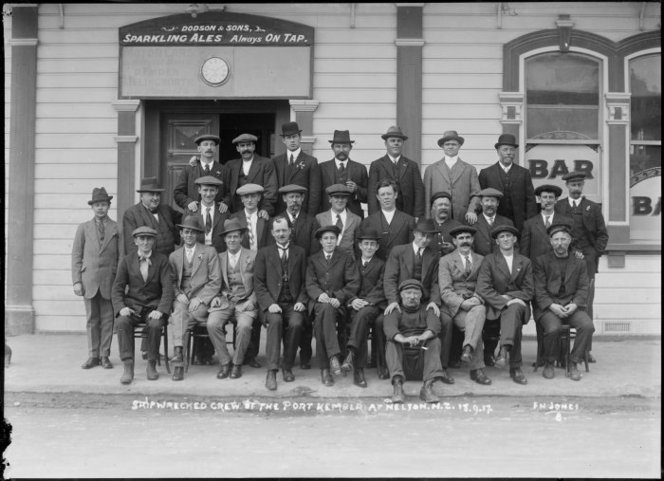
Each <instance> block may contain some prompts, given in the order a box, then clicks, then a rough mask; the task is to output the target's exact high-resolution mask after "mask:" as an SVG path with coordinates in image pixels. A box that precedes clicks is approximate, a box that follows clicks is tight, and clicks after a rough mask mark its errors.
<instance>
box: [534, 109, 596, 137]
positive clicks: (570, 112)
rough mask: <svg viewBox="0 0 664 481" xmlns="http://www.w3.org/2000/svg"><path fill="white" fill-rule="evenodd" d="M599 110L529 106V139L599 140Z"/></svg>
mask: <svg viewBox="0 0 664 481" xmlns="http://www.w3.org/2000/svg"><path fill="white" fill-rule="evenodd" d="M597 114H598V111H597V110H588V109H571V108H569V107H568V108H564V107H563V108H550V107H549V108H537V107H531V106H528V138H529V139H556V140H558V139H559V140H578V139H595V140H596V139H597Z"/></svg>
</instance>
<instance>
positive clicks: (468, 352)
mask: <svg viewBox="0 0 664 481" xmlns="http://www.w3.org/2000/svg"><path fill="white" fill-rule="evenodd" d="M475 231H476V230H475V228H474V227H472V226H464V225H460V226H459V227H455V228H453V229H452V230H450V236H452V242H453V243H454V245H455V246H456V250H455V251H453V252H452V253H450V254H447V255H446V256H444V257H443V258H442V259H440V263H439V265H438V285H439V286H440V296H441V297H442V299H443V306H442V307H441V309H440V315H441V316H442V318H443V319H449V320H447V321H446V322H452V320H453V321H454V324H455V325H456V326H457V327H459V329H461V330H462V331H464V339H463V349H462V354H461V360H462V361H463V362H468V363H470V379H472V380H473V381H475V382H477V383H478V384H491V379H489V378H488V377H487V376H486V374H485V373H484V346H483V344H482V328H483V327H484V318H485V316H486V309H485V307H484V301H483V300H482V298H481V297H480V296H479V295H478V294H477V293H476V292H475V285H476V283H477V274H478V272H479V271H480V265H481V264H482V259H484V258H483V257H482V256H481V255H479V254H475V253H474V252H473V249H472V246H473V235H474V234H475Z"/></svg>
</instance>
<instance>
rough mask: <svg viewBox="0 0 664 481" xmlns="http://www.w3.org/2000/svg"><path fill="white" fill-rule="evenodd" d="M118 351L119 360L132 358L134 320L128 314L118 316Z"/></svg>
mask: <svg viewBox="0 0 664 481" xmlns="http://www.w3.org/2000/svg"><path fill="white" fill-rule="evenodd" d="M115 322H116V325H117V328H118V351H119V353H120V360H121V361H133V360H134V323H135V322H134V320H133V319H132V318H131V317H129V316H118V318H117V319H116V321H115Z"/></svg>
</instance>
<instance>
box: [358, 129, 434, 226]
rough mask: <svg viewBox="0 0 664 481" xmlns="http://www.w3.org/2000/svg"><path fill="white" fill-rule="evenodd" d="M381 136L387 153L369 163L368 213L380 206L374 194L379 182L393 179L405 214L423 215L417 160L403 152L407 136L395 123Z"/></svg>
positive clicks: (376, 210)
mask: <svg viewBox="0 0 664 481" xmlns="http://www.w3.org/2000/svg"><path fill="white" fill-rule="evenodd" d="M381 138H382V139H383V140H384V141H385V148H386V149H387V152H386V154H385V155H384V156H383V157H381V158H379V159H376V160H374V161H373V162H372V163H371V166H370V167H369V186H368V194H367V204H368V207H369V215H371V214H373V213H374V212H378V211H379V210H380V204H379V202H378V200H377V199H376V198H375V197H374V195H373V194H374V192H376V190H377V186H378V182H380V181H381V180H392V181H394V182H395V183H396V186H397V197H396V207H397V209H399V210H400V211H402V212H405V213H406V214H408V215H410V216H412V217H415V218H419V217H423V216H424V212H425V205H424V203H425V201H424V184H423V183H422V175H421V174H420V166H419V165H418V164H417V162H415V161H413V160H410V159H408V158H406V157H404V156H403V155H402V150H403V144H404V142H405V141H406V140H407V139H408V137H407V136H406V135H405V134H404V133H403V132H402V131H401V129H400V128H399V127H397V126H396V125H393V126H391V127H390V128H389V129H387V132H385V133H384V134H383V135H381Z"/></svg>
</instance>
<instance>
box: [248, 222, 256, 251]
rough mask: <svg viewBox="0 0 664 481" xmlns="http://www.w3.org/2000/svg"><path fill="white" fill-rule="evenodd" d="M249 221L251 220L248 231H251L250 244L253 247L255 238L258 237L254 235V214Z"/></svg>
mask: <svg viewBox="0 0 664 481" xmlns="http://www.w3.org/2000/svg"><path fill="white" fill-rule="evenodd" d="M248 221H249V222H248V224H249V231H248V232H249V246H250V247H253V245H254V239H255V238H256V237H255V236H254V223H253V216H252V217H249V219H248Z"/></svg>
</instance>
